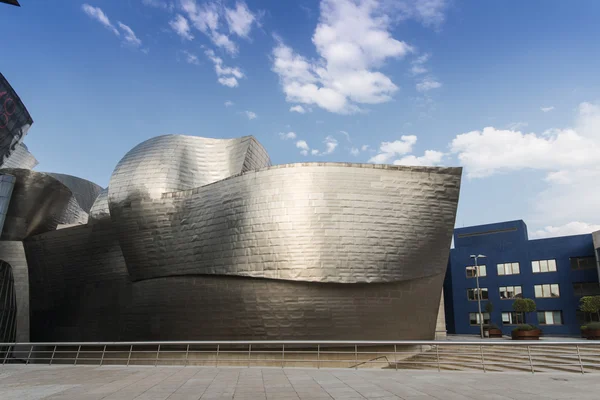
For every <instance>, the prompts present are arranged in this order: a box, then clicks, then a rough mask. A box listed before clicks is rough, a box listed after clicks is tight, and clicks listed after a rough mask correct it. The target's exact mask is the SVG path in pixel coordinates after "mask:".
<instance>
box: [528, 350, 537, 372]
mask: <svg viewBox="0 0 600 400" xmlns="http://www.w3.org/2000/svg"><path fill="white" fill-rule="evenodd" d="M527 354H528V355H529V365H531V373H532V374H533V373H535V370H534V369H533V360H532V358H531V347H530V346H529V345H527Z"/></svg>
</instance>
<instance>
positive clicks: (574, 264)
mask: <svg viewBox="0 0 600 400" xmlns="http://www.w3.org/2000/svg"><path fill="white" fill-rule="evenodd" d="M570 261H571V269H592V268H596V257H572V258H571V259H570Z"/></svg>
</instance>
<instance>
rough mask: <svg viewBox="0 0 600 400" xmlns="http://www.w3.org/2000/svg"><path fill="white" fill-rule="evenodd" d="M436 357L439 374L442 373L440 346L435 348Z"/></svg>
mask: <svg viewBox="0 0 600 400" xmlns="http://www.w3.org/2000/svg"><path fill="white" fill-rule="evenodd" d="M435 357H436V358H437V367H438V372H440V345H439V344H438V345H436V346H435Z"/></svg>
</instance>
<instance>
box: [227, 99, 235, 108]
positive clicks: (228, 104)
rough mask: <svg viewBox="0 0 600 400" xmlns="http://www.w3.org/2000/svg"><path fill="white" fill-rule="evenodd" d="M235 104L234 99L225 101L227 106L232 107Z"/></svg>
mask: <svg viewBox="0 0 600 400" xmlns="http://www.w3.org/2000/svg"><path fill="white" fill-rule="evenodd" d="M233 104H234V103H233V101H230V100H227V101H226V102H225V107H231V106H232V105H233Z"/></svg>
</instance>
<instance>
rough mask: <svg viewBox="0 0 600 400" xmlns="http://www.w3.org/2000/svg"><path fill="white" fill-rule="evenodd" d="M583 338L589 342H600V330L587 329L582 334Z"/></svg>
mask: <svg viewBox="0 0 600 400" xmlns="http://www.w3.org/2000/svg"><path fill="white" fill-rule="evenodd" d="M581 336H583V337H585V338H587V339H588V340H600V329H586V330H584V331H582V332H581Z"/></svg>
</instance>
